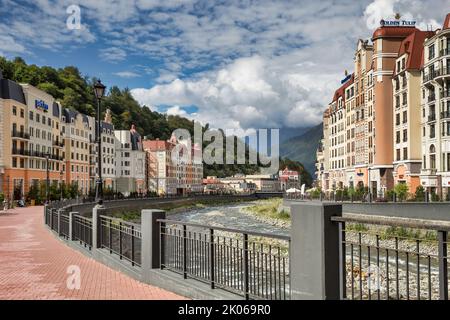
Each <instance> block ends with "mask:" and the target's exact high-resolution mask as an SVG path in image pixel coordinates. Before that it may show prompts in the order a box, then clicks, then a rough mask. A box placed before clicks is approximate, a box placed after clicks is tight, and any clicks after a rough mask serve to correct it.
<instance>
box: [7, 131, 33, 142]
mask: <svg viewBox="0 0 450 320" xmlns="http://www.w3.org/2000/svg"><path fill="white" fill-rule="evenodd" d="M11 137H13V138H20V139H25V140H29V139H30V134H29V133H26V132H23V131H15V130H13V131H12V132H11Z"/></svg>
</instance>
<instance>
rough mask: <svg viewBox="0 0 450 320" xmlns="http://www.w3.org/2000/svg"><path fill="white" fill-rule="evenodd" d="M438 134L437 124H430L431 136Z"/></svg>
mask: <svg viewBox="0 0 450 320" xmlns="http://www.w3.org/2000/svg"><path fill="white" fill-rule="evenodd" d="M435 136H436V131H435V126H434V124H432V125H430V138H434V137H435Z"/></svg>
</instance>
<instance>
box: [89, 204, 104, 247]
mask: <svg viewBox="0 0 450 320" xmlns="http://www.w3.org/2000/svg"><path fill="white" fill-rule="evenodd" d="M105 212H106V209H105V207H103V206H100V205H96V206H95V207H94V208H93V209H92V248H93V249H94V250H95V249H98V248H101V245H102V244H101V241H100V236H101V231H102V226H101V221H100V216H101V215H103V214H105Z"/></svg>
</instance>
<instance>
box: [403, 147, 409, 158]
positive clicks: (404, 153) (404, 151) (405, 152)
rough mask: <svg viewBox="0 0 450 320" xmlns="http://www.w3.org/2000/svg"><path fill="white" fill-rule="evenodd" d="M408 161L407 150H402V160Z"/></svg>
mask: <svg viewBox="0 0 450 320" xmlns="http://www.w3.org/2000/svg"><path fill="white" fill-rule="evenodd" d="M407 159H408V148H403V160H407Z"/></svg>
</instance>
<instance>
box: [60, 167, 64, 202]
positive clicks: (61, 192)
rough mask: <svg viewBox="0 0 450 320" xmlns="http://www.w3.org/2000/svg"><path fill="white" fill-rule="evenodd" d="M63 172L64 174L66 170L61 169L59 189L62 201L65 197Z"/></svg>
mask: <svg viewBox="0 0 450 320" xmlns="http://www.w3.org/2000/svg"><path fill="white" fill-rule="evenodd" d="M63 174H64V171H62V170H61V171H60V172H59V180H60V182H59V191H60V197H59V200H60V201H62V199H63Z"/></svg>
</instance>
